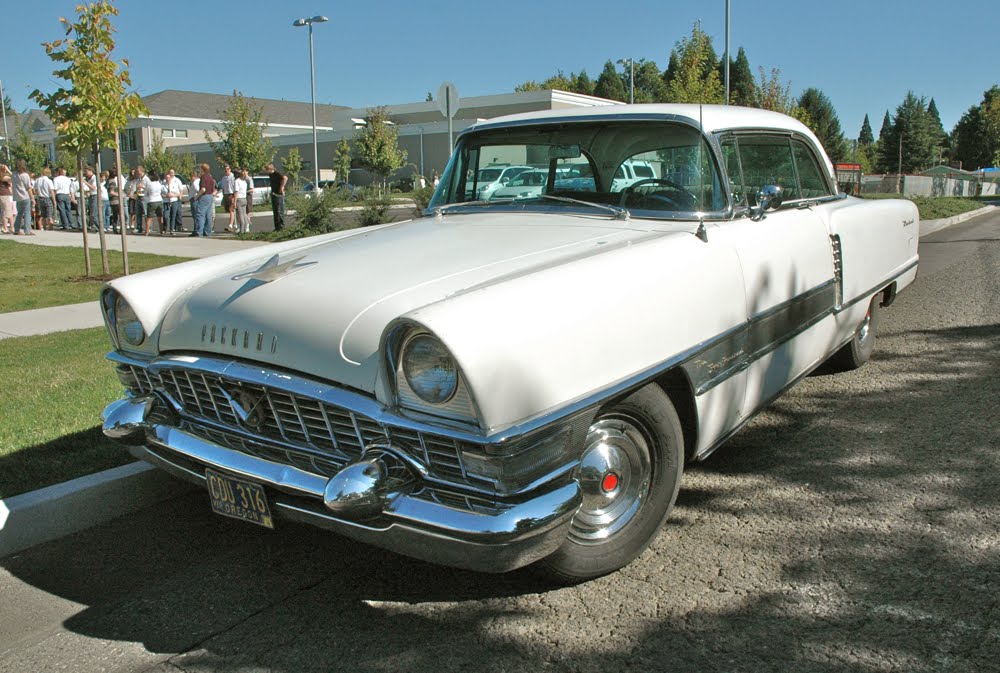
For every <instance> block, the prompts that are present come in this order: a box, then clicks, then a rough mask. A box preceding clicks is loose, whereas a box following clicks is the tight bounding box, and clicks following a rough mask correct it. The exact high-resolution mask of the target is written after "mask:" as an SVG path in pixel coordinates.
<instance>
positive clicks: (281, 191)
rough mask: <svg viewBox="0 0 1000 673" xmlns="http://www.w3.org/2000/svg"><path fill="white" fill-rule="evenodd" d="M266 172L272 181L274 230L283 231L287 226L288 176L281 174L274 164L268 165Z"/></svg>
mask: <svg viewBox="0 0 1000 673" xmlns="http://www.w3.org/2000/svg"><path fill="white" fill-rule="evenodd" d="M264 170H265V171H267V176H268V177H269V178H270V179H271V215H273V216H274V230H275V231H281V228H282V227H284V226H285V185H286V184H287V183H288V176H287V175H282V174H281V173H279V172H278V170H277V169H276V168H275V167H274V164H268V165H267V166H266V167H265V168H264Z"/></svg>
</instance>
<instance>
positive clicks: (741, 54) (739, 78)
mask: <svg viewBox="0 0 1000 673" xmlns="http://www.w3.org/2000/svg"><path fill="white" fill-rule="evenodd" d="M756 87H757V82H756V80H755V79H754V76H753V71H752V70H751V69H750V59H748V58H747V53H746V51H744V50H743V47H740V49H739V51H738V52H736V60H735V61H734V62H733V64H732V66H731V67H730V68H729V102H730V103H731V104H732V105H746V106H748V107H749V106H751V105H753V101H754V96H755V93H754V91H755V89H756Z"/></svg>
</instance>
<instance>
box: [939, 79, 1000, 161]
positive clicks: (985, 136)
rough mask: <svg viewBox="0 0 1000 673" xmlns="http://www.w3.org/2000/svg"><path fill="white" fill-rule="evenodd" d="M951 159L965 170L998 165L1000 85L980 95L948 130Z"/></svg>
mask: <svg viewBox="0 0 1000 673" xmlns="http://www.w3.org/2000/svg"><path fill="white" fill-rule="evenodd" d="M951 135H952V142H951V158H952V159H953V160H956V161H961V162H962V166H963V168H965V169H966V170H976V169H979V168H984V167H986V166H991V165H1000V86H997V85H995V84H994V85H993V86H992V87H990V88H989V89H987V90H986V91H984V92H983V100H982V102H980V103H979V104H978V105H973V106H972V107H970V108H969V109H968V110H967V111H966V113H965V114H964V115H962V117H961V119H959V120H958V123H957V124H956V125H955V128H954V130H952V133H951Z"/></svg>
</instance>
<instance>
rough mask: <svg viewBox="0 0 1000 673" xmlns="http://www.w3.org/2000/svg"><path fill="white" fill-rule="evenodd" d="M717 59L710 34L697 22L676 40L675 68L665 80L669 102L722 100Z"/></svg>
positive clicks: (713, 101)
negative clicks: (671, 76)
mask: <svg viewBox="0 0 1000 673" xmlns="http://www.w3.org/2000/svg"><path fill="white" fill-rule="evenodd" d="M717 63H718V59H717V57H716V55H715V50H714V49H713V48H712V40H711V38H709V36H708V35H707V34H706V33H705V32H704V31H702V30H701V27H700V26H699V25H698V24H697V23H696V24H695V26H694V28H692V30H691V35H690V37H682V38H681V39H680V40H679V41H678V42H677V70H676V72H675V74H674V77H673V78H672V79H671V80H670V81H669V82H668V83H667V95H666V97H667V99H668V100H669V101H670V102H672V103H722V102H723V97H724V95H725V92H724V91H723V88H722V82H720V81H719V71H718V69H717V67H716V66H717Z"/></svg>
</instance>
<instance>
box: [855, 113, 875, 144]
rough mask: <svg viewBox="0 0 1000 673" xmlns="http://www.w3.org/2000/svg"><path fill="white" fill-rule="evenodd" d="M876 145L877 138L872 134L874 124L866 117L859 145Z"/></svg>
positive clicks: (859, 137)
mask: <svg viewBox="0 0 1000 673" xmlns="http://www.w3.org/2000/svg"><path fill="white" fill-rule="evenodd" d="M874 144H875V136H874V135H873V134H872V124H871V122H870V121H868V115H865V121H864V122H863V123H862V124H861V134H860V135H858V145H860V146H862V147H870V146H871V145H874Z"/></svg>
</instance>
